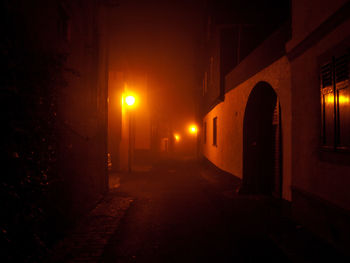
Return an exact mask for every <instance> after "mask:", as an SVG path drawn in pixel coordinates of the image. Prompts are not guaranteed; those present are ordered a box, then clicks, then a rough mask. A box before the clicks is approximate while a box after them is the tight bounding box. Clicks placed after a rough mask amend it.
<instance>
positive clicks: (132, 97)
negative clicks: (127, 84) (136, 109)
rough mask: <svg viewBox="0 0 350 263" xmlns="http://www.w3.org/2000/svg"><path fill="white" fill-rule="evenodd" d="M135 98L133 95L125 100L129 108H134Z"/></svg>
mask: <svg viewBox="0 0 350 263" xmlns="http://www.w3.org/2000/svg"><path fill="white" fill-rule="evenodd" d="M135 101H136V100H135V97H134V96H132V95H129V96H127V97H126V98H125V102H126V104H127V105H128V106H133V105H134V104H135Z"/></svg>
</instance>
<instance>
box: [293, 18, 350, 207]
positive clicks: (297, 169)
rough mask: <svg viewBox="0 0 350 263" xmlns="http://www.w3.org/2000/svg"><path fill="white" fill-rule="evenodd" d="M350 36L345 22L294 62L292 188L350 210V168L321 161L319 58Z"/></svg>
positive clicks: (349, 29)
mask: <svg viewBox="0 0 350 263" xmlns="http://www.w3.org/2000/svg"><path fill="white" fill-rule="evenodd" d="M349 35H350V21H349V20H348V21H346V22H344V23H343V24H341V25H340V26H338V27H337V28H335V29H334V30H333V31H332V32H331V33H329V34H328V35H327V36H325V37H324V38H323V39H322V40H321V41H319V42H318V43H317V44H315V45H314V46H313V47H312V48H310V49H308V50H307V51H306V52H304V53H303V54H302V55H301V56H299V57H298V58H296V59H295V60H293V61H292V62H291V72H292V87H293V136H294V137H293V142H294V143H293V185H295V186H297V187H298V188H300V189H302V190H304V191H307V192H310V193H312V194H314V195H316V196H319V197H321V198H322V199H324V200H327V201H330V202H331V203H333V204H336V205H338V206H340V207H343V208H346V209H350V192H349V190H348V187H349V185H350V177H349V175H350V166H349V165H344V164H337V163H334V162H333V163H332V162H328V161H327V160H326V161H321V159H320V154H321V149H320V133H321V105H320V86H319V72H318V69H319V65H318V61H317V59H318V57H319V56H320V55H322V54H324V53H325V52H327V51H328V50H329V49H332V48H333V47H334V46H335V45H337V44H338V43H340V42H342V41H343V40H344V39H345V38H348V37H349Z"/></svg>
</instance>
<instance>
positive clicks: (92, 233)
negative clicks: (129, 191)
mask: <svg viewBox="0 0 350 263" xmlns="http://www.w3.org/2000/svg"><path fill="white" fill-rule="evenodd" d="M132 202H133V199H132V198H129V197H121V196H118V195H117V193H116V190H111V191H110V193H109V194H107V195H106V196H105V198H104V199H103V200H101V202H100V203H99V204H98V205H97V206H96V207H95V208H94V209H93V210H92V211H91V212H90V213H89V214H88V215H87V216H86V217H85V218H84V219H83V220H82V222H80V224H79V226H78V227H77V228H76V229H75V230H74V231H73V232H72V233H71V234H70V235H69V236H68V237H67V238H65V239H63V240H62V241H61V242H59V244H57V246H55V248H54V249H53V251H52V255H50V256H49V257H48V259H47V260H46V261H47V262H98V261H99V258H100V257H101V255H102V253H103V251H104V248H105V246H106V244H107V243H108V240H109V239H110V237H111V236H112V234H113V233H114V231H115V230H116V228H117V227H118V225H119V223H120V220H121V219H122V218H123V216H124V214H125V211H126V210H127V209H128V208H129V207H130V204H131V203H132Z"/></svg>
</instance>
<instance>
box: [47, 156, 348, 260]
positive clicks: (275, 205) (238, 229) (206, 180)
mask: <svg viewBox="0 0 350 263" xmlns="http://www.w3.org/2000/svg"><path fill="white" fill-rule="evenodd" d="M239 185H240V182H239V180H236V179H234V178H233V177H232V176H231V175H227V174H225V173H221V172H220V171H217V170H215V169H214V170H213V169H211V168H209V167H205V166H199V165H198V164H195V163H193V162H168V163H163V164H159V165H156V166H154V167H153V168H149V169H143V170H142V171H141V170H140V171H135V172H134V173H132V174H112V175H111V177H110V188H111V191H110V193H109V194H108V195H107V196H106V197H105V198H104V199H103V200H102V201H101V202H100V203H99V204H98V205H97V207H96V208H95V209H94V210H92V212H91V213H90V214H89V215H87V216H86V217H85V219H84V220H83V221H82V222H81V223H80V225H79V227H78V228H77V229H76V230H75V231H74V232H73V233H72V235H70V236H69V237H67V238H66V239H64V240H63V241H62V242H60V244H58V245H57V247H56V248H55V250H54V251H53V253H52V256H51V257H50V259H49V260H48V261H47V262H101V263H108V262H113V263H129V262H138V263H144V262H152V263H157V262H160V263H163V262H164V263H172V262H174V263H177V262H179V263H184V262H191V263H192V262H219V263H221V262H247V263H248V262H249V263H254V262H264V261H266V262H269V263H272V262H283V263H287V262H293V263H294V262H317V263H318V262H350V261H347V260H346V259H343V258H342V257H340V254H338V251H336V250H335V249H333V248H332V247H331V246H329V245H328V244H327V243H325V242H323V241H322V240H320V239H318V238H317V237H316V236H314V235H313V234H311V233H310V232H309V231H307V229H305V228H303V227H302V226H300V225H298V224H296V223H294V222H293V221H292V220H291V219H290V215H289V214H288V213H289V212H288V211H289V210H288V208H286V206H285V204H284V203H283V202H281V201H280V200H276V199H272V198H268V197H264V196H241V195H239V194H238V189H239Z"/></svg>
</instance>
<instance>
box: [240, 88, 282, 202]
mask: <svg viewBox="0 0 350 263" xmlns="http://www.w3.org/2000/svg"><path fill="white" fill-rule="evenodd" d="M241 192H242V193H247V194H264V195H272V196H275V197H278V198H280V197H281V196H282V143H281V114H280V105H279V101H278V97H277V94H276V92H275V91H274V90H273V88H272V87H271V86H270V85H269V84H268V83H266V82H259V83H258V84H257V85H256V86H255V87H254V89H253V90H252V92H251V93H250V95H249V98H248V102H247V105H246V109H245V113H244V121H243V184H242V191H241Z"/></svg>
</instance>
